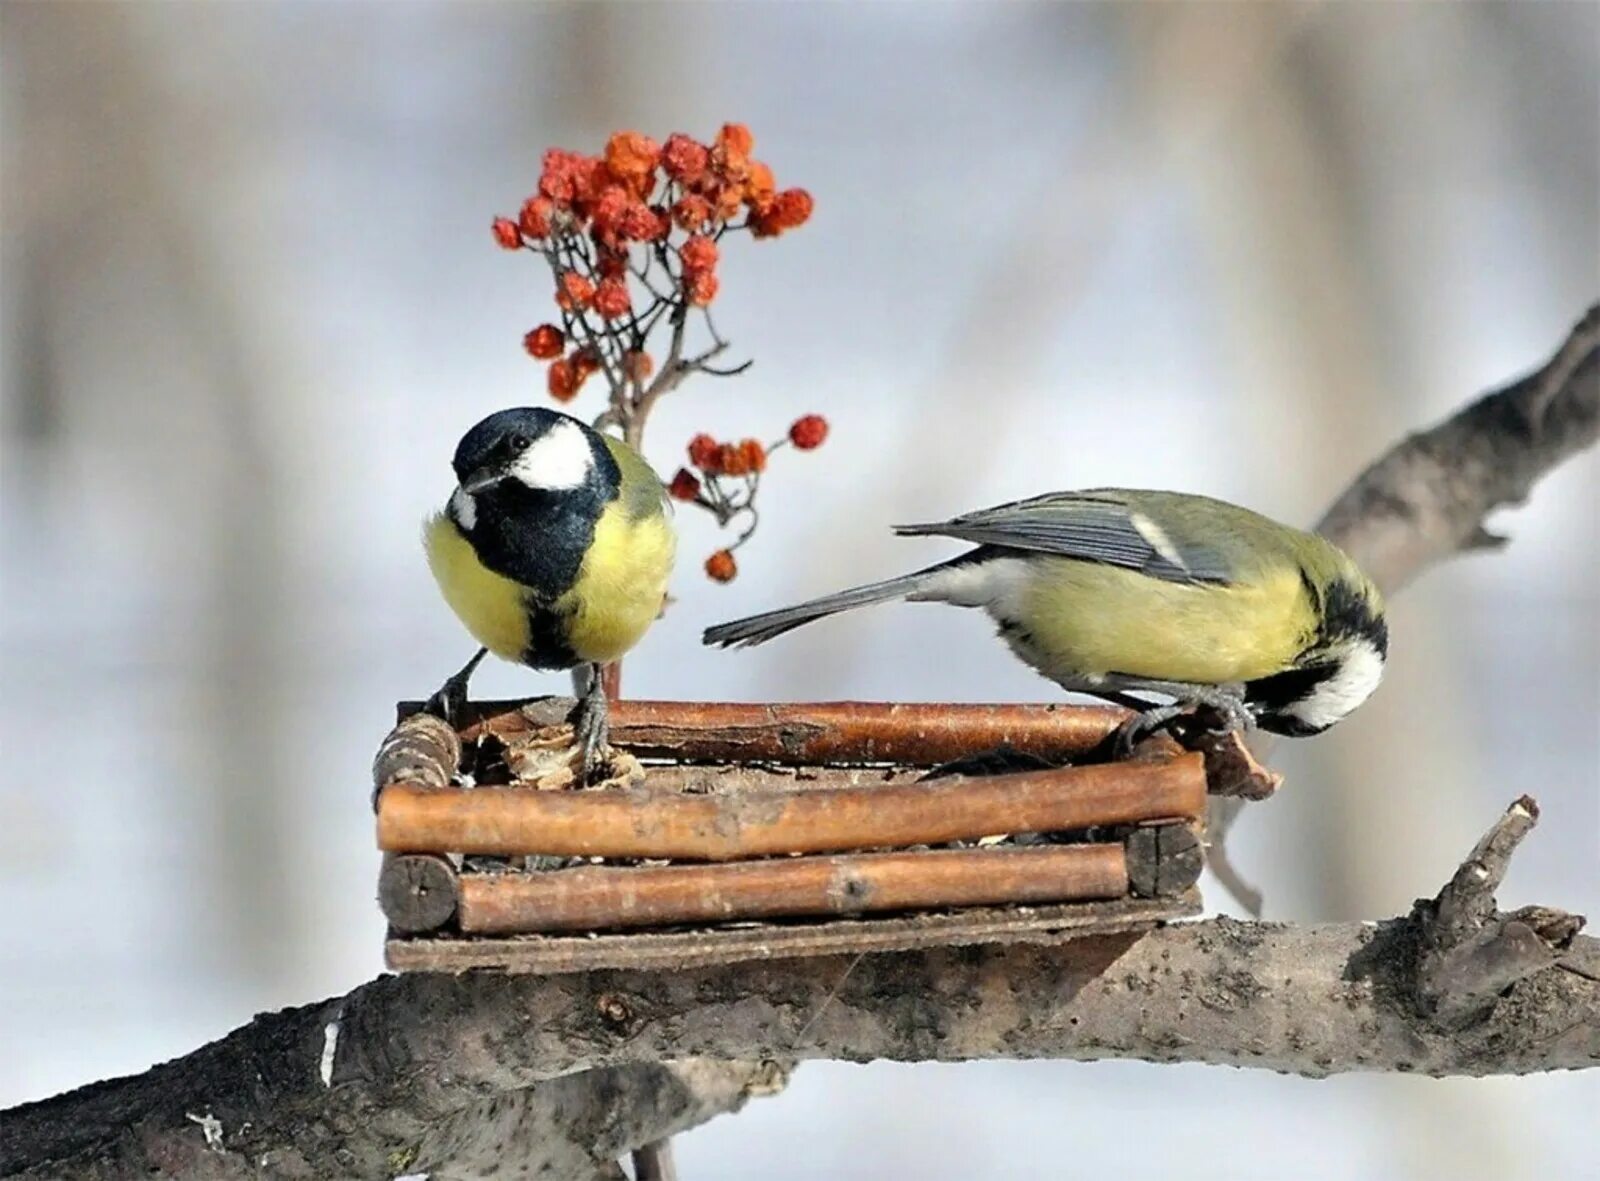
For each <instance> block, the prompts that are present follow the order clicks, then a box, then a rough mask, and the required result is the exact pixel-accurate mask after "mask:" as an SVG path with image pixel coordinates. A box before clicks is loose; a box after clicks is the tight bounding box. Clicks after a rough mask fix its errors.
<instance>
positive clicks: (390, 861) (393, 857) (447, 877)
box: [378, 853, 461, 935]
mask: <svg viewBox="0 0 1600 1181" xmlns="http://www.w3.org/2000/svg"><path fill="white" fill-rule="evenodd" d="M460 894H461V887H460V882H459V878H458V874H457V871H456V867H455V866H454V865H453V864H451V863H450V861H449V860H448V859H447V858H445V857H441V856H439V855H438V854H436V853H385V854H384V855H383V866H382V868H381V869H379V871H378V907H379V909H381V910H382V911H383V917H384V918H386V919H388V920H389V929H390V930H392V931H394V932H395V933H397V934H400V935H417V934H421V933H422V932H424V931H436V930H438V929H439V928H440V927H443V926H444V925H445V924H446V923H448V922H449V921H450V920H451V919H453V918H454V917H455V914H456V908H457V906H458V905H459V902H460Z"/></svg>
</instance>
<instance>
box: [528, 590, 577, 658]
mask: <svg viewBox="0 0 1600 1181" xmlns="http://www.w3.org/2000/svg"><path fill="white" fill-rule="evenodd" d="M527 611H528V646H527V647H526V648H524V649H523V650H522V663H524V664H526V665H528V666H529V667H530V668H542V669H551V670H559V669H564V668H572V667H573V666H574V665H576V664H580V663H582V662H581V661H579V659H578V656H577V653H575V652H573V650H572V646H571V644H570V643H569V642H568V640H567V635H568V628H569V627H570V625H571V622H572V617H571V616H570V615H568V614H566V613H564V612H561V611H556V610H554V609H553V608H550V607H547V606H545V605H544V604H542V603H538V602H535V601H532V600H530V601H528V603H527Z"/></svg>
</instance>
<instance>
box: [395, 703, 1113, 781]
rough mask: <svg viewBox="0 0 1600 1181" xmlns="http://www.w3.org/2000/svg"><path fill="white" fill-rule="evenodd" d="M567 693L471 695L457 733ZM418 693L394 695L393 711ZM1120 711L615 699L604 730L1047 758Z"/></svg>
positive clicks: (880, 757)
mask: <svg viewBox="0 0 1600 1181" xmlns="http://www.w3.org/2000/svg"><path fill="white" fill-rule="evenodd" d="M572 704H573V703H572V699H571V698H567V697H540V698H532V699H530V700H527V701H480V702H473V703H471V704H469V705H468V706H467V708H466V711H465V713H464V715H463V719H462V726H461V737H462V739H463V740H464V741H467V742H472V741H475V740H476V739H478V738H481V737H484V736H487V735H494V736H495V737H497V738H502V739H506V738H511V737H515V736H517V735H521V734H527V733H530V732H532V731H537V730H541V729H546V728H552V727H557V726H561V725H564V724H565V722H566V718H567V715H568V713H569V712H570V711H571V709H572ZM420 709H421V703H419V702H402V703H401V705H400V707H399V713H400V715H401V717H402V718H405V717H410V716H415V714H416V712H417V711H418V710H420ZM1128 717H1129V714H1128V712H1127V711H1126V710H1123V709H1119V708H1117V707H1115V706H1098V705H1070V704H1053V703H1052V704H1014V703H1002V704H947V703H933V702H884V701H823V702H797V703H793V704H790V703H745V702H725V701H635V700H626V699H625V700H622V701H618V702H614V703H613V704H612V706H611V713H610V718H609V721H610V730H611V733H610V737H611V742H612V744H613V745H614V746H617V747H619V748H621V749H623V750H627V751H629V752H630V753H632V754H633V755H635V756H636V757H639V758H646V759H664V760H676V761H685V762H735V763H739V762H772V763H785V764H791V765H799V766H823V765H829V764H834V765H837V764H852V763H854V764H860V763H898V764H902V765H907V766H920V767H932V766H937V765H939V764H941V763H948V762H953V761H955V760H957V759H961V758H964V757H966V756H968V755H971V754H973V753H974V752H977V751H984V750H993V749H995V748H997V747H1002V746H1004V747H1009V748H1011V749H1012V750H1014V751H1016V752H1018V753H1020V754H1026V755H1033V756H1036V757H1039V758H1042V759H1046V760H1048V761H1051V762H1063V761H1066V760H1070V759H1076V758H1081V757H1082V756H1084V755H1086V754H1089V753H1090V752H1092V751H1095V750H1096V749H1097V748H1099V747H1100V746H1101V745H1102V744H1103V743H1104V742H1105V740H1106V739H1107V738H1108V737H1110V735H1111V734H1112V733H1114V732H1115V730H1116V729H1117V727H1118V726H1119V725H1121V724H1122V723H1123V722H1124V721H1125V720H1127V718H1128Z"/></svg>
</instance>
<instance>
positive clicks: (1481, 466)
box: [1208, 304, 1600, 915]
mask: <svg viewBox="0 0 1600 1181" xmlns="http://www.w3.org/2000/svg"><path fill="white" fill-rule="evenodd" d="M1597 439H1600V304H1595V305H1594V306H1593V307H1591V308H1590V309H1589V310H1588V312H1586V313H1585V314H1584V316H1583V318H1582V319H1581V320H1579V321H1578V323H1577V324H1576V325H1575V326H1574V327H1573V329H1572V331H1571V332H1570V333H1568V335H1567V339H1566V340H1565V341H1563V342H1562V344H1561V347H1560V348H1558V349H1557V350H1556V352H1555V355H1554V356H1553V357H1551V358H1550V360H1549V361H1547V362H1545V364H1544V365H1542V366H1541V367H1540V368H1539V369H1537V370H1535V371H1534V372H1532V373H1530V374H1528V375H1527V376H1526V377H1523V378H1520V379H1518V380H1517V381H1514V382H1512V383H1511V384H1510V385H1507V386H1504V387H1502V388H1501V389H1498V390H1494V391H1491V392H1490V393H1487V394H1485V395H1483V396H1482V397H1481V398H1479V399H1478V400H1477V401H1476V402H1473V403H1471V404H1470V405H1468V406H1465V407H1463V408H1462V409H1461V410H1458V411H1457V412H1456V413H1455V414H1453V415H1451V416H1450V417H1449V418H1447V419H1445V420H1444V421H1443V422H1441V423H1438V424H1437V425H1435V426H1432V427H1429V428H1428V429H1427V430H1424V431H1419V432H1417V433H1416V434H1412V435H1408V436H1407V437H1406V438H1404V439H1402V440H1401V441H1400V442H1398V443H1396V444H1395V445H1394V447H1392V448H1391V449H1390V450H1389V451H1388V452H1387V453H1385V454H1384V455H1383V457H1382V458H1380V459H1379V460H1378V461H1377V462H1376V463H1374V464H1373V465H1372V466H1371V467H1369V468H1367V470H1366V471H1364V472H1362V473H1361V475H1360V476H1358V477H1357V478H1356V480H1355V482H1354V483H1353V484H1351V485H1350V487H1349V488H1347V489H1346V490H1345V492H1344V493H1343V495H1341V496H1340V497H1339V499H1338V500H1336V501H1335V502H1334V503H1333V506H1332V507H1331V508H1329V509H1328V511H1327V512H1326V513H1325V514H1324V515H1323V518H1322V520H1321V521H1319V522H1318V523H1317V532H1319V533H1321V534H1323V535H1324V536H1326V537H1327V538H1328V539H1329V540H1331V541H1333V542H1334V543H1335V544H1337V545H1338V546H1340V547H1341V548H1342V549H1343V550H1344V551H1345V552H1346V553H1348V554H1349V555H1350V556H1351V557H1353V558H1354V559H1355V560H1356V562H1357V564H1358V565H1360V566H1361V568H1362V569H1363V570H1365V571H1366V572H1367V574H1368V575H1369V576H1371V578H1372V579H1373V581H1374V582H1376V583H1377V584H1378V588H1379V589H1380V590H1382V591H1383V593H1384V594H1386V595H1393V594H1395V593H1397V592H1399V591H1400V590H1402V589H1404V587H1405V586H1407V585H1408V584H1409V583H1410V582H1411V581H1412V580H1413V579H1415V578H1416V577H1417V576H1418V575H1420V574H1421V573H1422V572H1423V571H1425V570H1427V569H1428V568H1429V567H1430V566H1433V565H1435V564H1436V563H1438V562H1442V561H1444V560H1445V559H1447V558H1450V557H1453V556H1455V555H1456V554H1458V553H1464V552H1467V551H1470V550H1475V549H1486V548H1495V547H1499V546H1502V545H1504V544H1505V542H1506V539H1505V538H1504V537H1499V536H1497V535H1495V534H1492V533H1490V532H1489V531H1488V529H1487V528H1485V526H1484V519H1485V518H1486V517H1487V516H1488V515H1489V514H1490V513H1491V512H1493V511H1494V510H1495V509H1497V508H1501V507H1503V506H1505V505H1512V504H1521V503H1522V502H1523V501H1524V500H1526V499H1527V498H1528V495H1529V493H1531V492H1532V491H1533V486H1534V485H1535V484H1536V483H1538V482H1539V481H1540V480H1541V479H1543V478H1544V476H1546V475H1547V474H1549V472H1551V471H1552V470H1553V469H1554V468H1555V467H1556V466H1557V465H1559V464H1560V463H1561V462H1562V461H1563V460H1565V459H1568V458H1570V457H1571V456H1573V455H1576V454H1577V453H1578V452H1580V451H1583V450H1585V449H1586V448H1588V447H1592V446H1594V444H1595V441H1596V440H1597ZM1251 745H1252V747H1253V748H1254V749H1255V750H1256V752H1257V753H1258V754H1261V755H1265V753H1266V752H1267V750H1268V749H1269V747H1270V745H1271V744H1270V742H1267V741H1263V740H1262V739H1261V737H1260V736H1257V737H1256V738H1255V739H1253V740H1252V742H1251ZM1242 808H1243V802H1242V801H1241V800H1236V799H1227V800H1217V801H1214V802H1213V804H1212V807H1211V810H1210V814H1209V818H1208V819H1209V829H1210V838H1211V851H1210V862H1211V870H1212V872H1213V874H1215V875H1216V877H1217V880H1218V881H1219V882H1221V883H1222V885H1223V887H1224V888H1225V889H1226V890H1227V891H1228V893H1229V894H1231V895H1233V897H1234V899H1235V900H1236V901H1237V902H1239V904H1240V905H1242V906H1243V907H1244V908H1245V909H1246V910H1247V911H1249V913H1251V914H1253V915H1259V914H1260V913H1261V903H1262V898H1261V892H1260V891H1259V890H1258V889H1256V888H1255V887H1254V886H1252V885H1251V884H1250V883H1249V882H1248V881H1246V880H1245V878H1244V877H1243V876H1242V875H1241V874H1240V873H1239V871H1238V869H1237V868H1236V867H1235V866H1234V865H1233V864H1232V863H1231V862H1230V861H1229V859H1228V855H1227V849H1226V845H1225V843H1224V842H1225V839H1226V836H1227V832H1228V829H1229V828H1230V827H1232V824H1233V821H1234V820H1235V819H1237V818H1238V815H1239V813H1240V812H1241V811H1242Z"/></svg>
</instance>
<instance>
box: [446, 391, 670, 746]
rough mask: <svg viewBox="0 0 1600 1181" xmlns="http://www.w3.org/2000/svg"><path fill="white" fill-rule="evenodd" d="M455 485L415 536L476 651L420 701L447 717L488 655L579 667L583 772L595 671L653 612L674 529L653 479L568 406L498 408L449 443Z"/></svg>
mask: <svg viewBox="0 0 1600 1181" xmlns="http://www.w3.org/2000/svg"><path fill="white" fill-rule="evenodd" d="M454 467H455V473H456V478H457V479H458V480H459V481H460V483H459V485H458V486H457V488H456V490H455V492H454V493H453V494H452V495H451V497H450V501H449V503H448V504H447V505H446V506H445V508H444V510H443V511H442V512H440V513H438V514H437V515H435V516H434V517H432V518H431V519H430V520H429V521H428V523H427V525H426V526H425V528H424V531H423V540H424V545H425V548H426V549H427V553H428V565H429V567H430V568H431V569H432V570H433V576H434V579H435V580H436V581H437V582H438V584H439V589H440V591H442V592H443V594H444V598H445V601H446V602H447V603H449V604H450V607H451V609H452V610H454V611H455V613H456V614H457V615H458V616H459V617H460V619H461V622H462V623H464V624H465V625H466V627H467V630H468V631H469V632H471V633H472V635H473V637H474V638H475V639H476V640H477V641H478V643H479V644H481V645H483V646H482V647H481V648H480V649H479V650H478V652H477V654H476V655H475V656H473V658H472V659H471V660H469V661H468V662H467V664H466V666H465V667H464V668H462V670H461V671H460V672H458V673H456V674H455V675H454V676H453V677H451V678H450V679H449V680H447V681H446V682H445V683H444V686H443V687H442V688H441V689H440V690H439V692H437V693H435V694H434V695H433V697H432V698H431V699H430V700H429V702H428V708H429V710H430V711H432V712H435V713H438V714H440V715H441V716H443V717H444V718H445V719H446V720H447V721H452V722H453V721H454V720H455V719H456V718H457V717H458V716H459V714H460V711H461V708H462V706H463V705H464V704H465V702H466V693H467V682H468V680H469V678H470V677H471V676H472V673H473V670H475V669H476V668H477V666H478V662H479V661H481V660H482V659H483V657H484V654H485V653H486V652H493V653H494V654H495V655H496V656H498V657H500V658H501V659H502V660H509V661H513V662H515V663H518V664H525V665H528V666H529V667H530V668H536V669H577V670H579V675H578V678H577V679H578V682H579V685H580V689H579V694H578V704H577V708H576V710H575V711H574V715H573V727H574V730H575V732H576V734H577V736H578V740H579V742H580V743H581V745H582V749H583V758H584V771H585V774H588V773H590V772H592V771H593V770H594V768H595V767H596V766H597V765H598V763H599V759H600V755H601V752H602V751H603V750H604V747H605V742H606V697H605V691H604V689H603V688H602V686H601V681H600V666H601V665H603V664H606V663H608V662H610V661H613V660H617V659H619V658H620V657H621V656H622V654H623V653H625V652H627V651H628V650H629V649H630V648H632V647H633V646H634V645H635V644H637V643H638V642H639V640H640V638H641V637H642V636H643V635H644V633H645V632H646V631H647V630H648V629H649V627H650V625H651V623H653V622H654V621H655V619H656V618H657V616H659V615H660V614H661V606H662V602H663V601H664V599H665V597H666V593H667V578H668V576H669V575H670V574H671V572H672V561H673V556H674V551H675V548H676V537H675V535H674V533H673V530H672V524H671V521H670V519H669V518H668V515H667V499H666V494H665V491H664V489H663V488H662V484H661V480H660V478H659V477H658V476H657V475H656V473H655V472H654V471H653V470H652V469H651V467H650V465H649V464H647V463H646V462H645V461H644V459H643V458H642V457H640V455H639V454H638V452H636V451H634V450H633V448H631V447H629V446H628V445H627V444H625V443H623V442H621V441H620V440H617V439H614V438H612V437H610V436H609V435H603V434H601V433H599V432H598V431H595V430H592V429H590V428H589V427H588V426H586V425H584V424H583V423H581V422H579V421H578V420H577V419H575V418H572V417H570V416H568V415H565V414H560V413H557V412H556V411H554V410H544V409H535V408H525V409H515V410H502V411H500V412H499V413H497V414H491V415H490V416H489V417H488V418H485V419H484V420H483V421H482V422H480V423H478V424H477V425H476V426H475V427H473V428H472V429H471V430H469V431H468V432H467V433H466V435H465V436H463V437H462V439H461V442H460V444H459V445H458V446H457V447H456V453H455V459H454Z"/></svg>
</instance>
